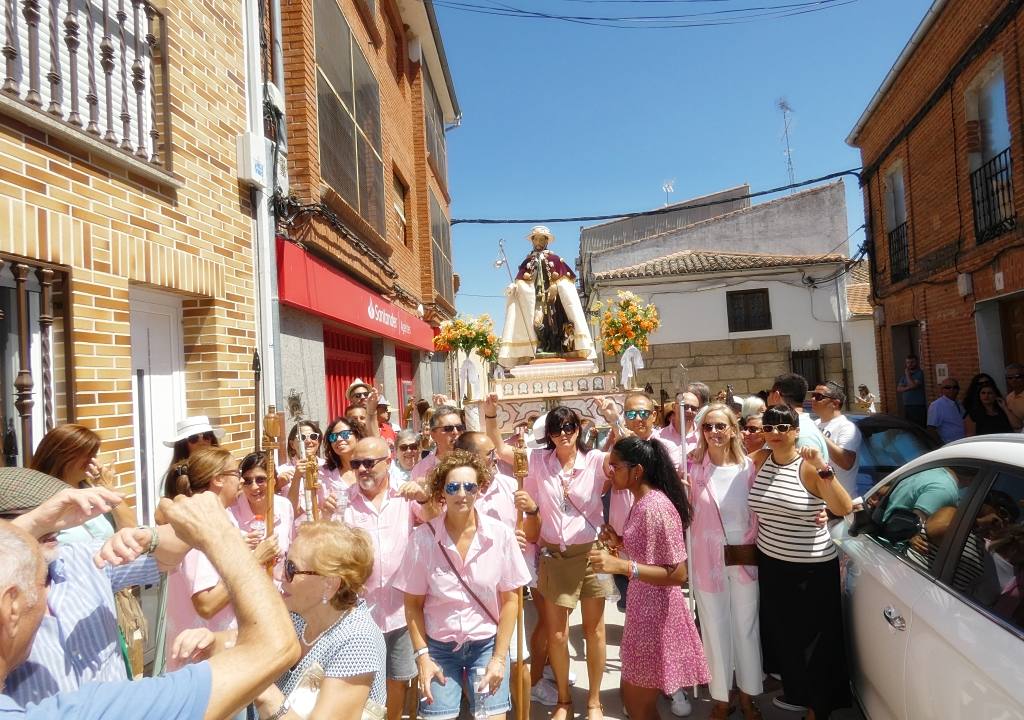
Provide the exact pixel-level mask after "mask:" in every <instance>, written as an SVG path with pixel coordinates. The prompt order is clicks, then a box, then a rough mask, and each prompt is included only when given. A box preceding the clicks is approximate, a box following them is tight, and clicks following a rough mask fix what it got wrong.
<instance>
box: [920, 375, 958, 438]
mask: <svg viewBox="0 0 1024 720" xmlns="http://www.w3.org/2000/svg"><path fill="white" fill-rule="evenodd" d="M939 392H941V393H942V394H941V395H940V396H939V397H938V398H937V399H936V400H935V401H934V402H932V404H931V405H929V406H928V430H929V431H931V432H934V433H936V434H937V435H938V436H939V439H940V440H941V441H942V443H943V444H945V443H950V442H953V441H954V440H959V439H960V438H962V437H963V436H964V435H965V431H964V409H963V406H962V405H960V403H958V402H957V400H956V396H957V393H959V392H960V383H958V382H957V381H956V380H954V379H953V378H946V379H945V380H943V381H942V384H941V385H940V386H939Z"/></svg>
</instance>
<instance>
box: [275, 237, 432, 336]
mask: <svg viewBox="0 0 1024 720" xmlns="http://www.w3.org/2000/svg"><path fill="white" fill-rule="evenodd" d="M277 268H278V270H277V293H278V297H279V298H280V300H281V302H282V303H285V304H286V305H291V306H292V307H296V308H301V309H302V310H305V311H307V312H311V313H313V314H314V315H319V316H320V317H323V318H327V319H328V320H335V321H337V322H340V323H344V324H345V325H351V326H352V327H356V328H359V329H360V330H365V331H366V332H368V333H370V334H372V335H377V336H380V337H386V338H389V339H391V340H394V341H395V342H397V343H401V344H402V345H407V346H410V347H414V348H419V349H421V350H433V349H434V328H433V327H431V326H430V325H428V324H427V323H425V322H423V321H422V320H420V319H419V318H417V317H415V316H413V315H412V314H410V313H408V312H406V311H405V310H402V309H401V308H400V307H398V306H397V305H395V304H394V303H391V302H388V301H387V300H385V299H384V298H383V297H381V296H380V295H378V294H377V293H375V292H373V291H372V290H370V289H368V288H365V287H363V286H362V285H360V284H359V283H357V282H356V281H355V280H352V279H351V278H349V277H348V276H346V275H344V274H343V273H342V272H341V271H340V270H336V269H334V268H332V267H331V266H330V265H328V264H327V263H325V262H323V261H322V260H319V259H317V258H315V257H313V256H312V255H310V254H309V253H307V252H306V251H305V250H303V249H302V248H300V247H299V246H298V245H296V244H295V243H291V242H288V241H286V240H284V239H282V238H280V237H279V238H278V239H277Z"/></svg>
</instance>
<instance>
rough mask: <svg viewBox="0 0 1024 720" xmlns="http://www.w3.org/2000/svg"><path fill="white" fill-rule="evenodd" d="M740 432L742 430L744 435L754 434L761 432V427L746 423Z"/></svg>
mask: <svg viewBox="0 0 1024 720" xmlns="http://www.w3.org/2000/svg"><path fill="white" fill-rule="evenodd" d="M740 432H742V433H743V434H744V435H753V434H755V433H759V432H761V428H759V427H754V426H753V425H745V426H743V427H741V428H740Z"/></svg>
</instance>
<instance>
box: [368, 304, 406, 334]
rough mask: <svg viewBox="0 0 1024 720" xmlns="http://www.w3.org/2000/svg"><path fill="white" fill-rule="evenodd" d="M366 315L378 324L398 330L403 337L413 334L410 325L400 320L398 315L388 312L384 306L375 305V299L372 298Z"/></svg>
mask: <svg viewBox="0 0 1024 720" xmlns="http://www.w3.org/2000/svg"><path fill="white" fill-rule="evenodd" d="M366 315H367V317H369V318H370V320H373V321H374V322H378V323H380V324H381V325H384V326H385V327H389V328H391V329H392V330H397V331H398V333H399V334H400V335H402V336H403V337H405V336H407V335H411V334H412V328H411V327H409V323H407V322H405V321H404V320H400V319H399V317H398V315H397V314H396V313H394V312H388V309H387V308H386V307H384V306H383V305H378V304H377V303H375V302H374V301H373V298H370V304H369V305H367V306H366Z"/></svg>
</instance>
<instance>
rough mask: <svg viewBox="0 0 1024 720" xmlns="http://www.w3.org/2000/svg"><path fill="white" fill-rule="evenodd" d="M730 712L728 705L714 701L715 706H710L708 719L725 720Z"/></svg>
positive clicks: (730, 707)
mask: <svg viewBox="0 0 1024 720" xmlns="http://www.w3.org/2000/svg"><path fill="white" fill-rule="evenodd" d="M732 710H733V709H732V706H731V705H729V703H727V702H721V701H720V700H716V701H715V704H714V705H712V706H711V715H709V716H708V717H709V718H710V719H711V720H726V718H728V717H729V716H730V715H731V714H732Z"/></svg>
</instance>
